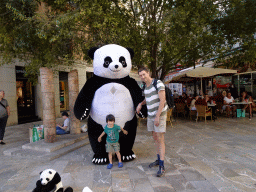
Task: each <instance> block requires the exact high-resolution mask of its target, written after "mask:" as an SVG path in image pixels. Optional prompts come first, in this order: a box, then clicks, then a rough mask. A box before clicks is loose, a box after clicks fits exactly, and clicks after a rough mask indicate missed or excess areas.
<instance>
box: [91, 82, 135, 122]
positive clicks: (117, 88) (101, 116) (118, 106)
mask: <svg viewBox="0 0 256 192" xmlns="http://www.w3.org/2000/svg"><path fill="white" fill-rule="evenodd" d="M109 114H112V115H114V116H115V123H116V124H117V125H119V126H121V127H124V125H125V123H126V122H127V121H130V120H132V119H133V117H134V115H135V110H134V106H133V101H132V97H131V94H130V91H129V90H128V89H127V88H126V87H125V86H123V85H121V84H118V83H108V84H105V85H103V86H102V87H100V88H99V89H98V90H97V91H96V92H95V95H94V98H93V101H92V107H91V112H90V116H91V117H92V119H93V120H94V121H95V122H97V123H98V124H101V125H102V126H103V127H105V125H106V116H107V115H109Z"/></svg>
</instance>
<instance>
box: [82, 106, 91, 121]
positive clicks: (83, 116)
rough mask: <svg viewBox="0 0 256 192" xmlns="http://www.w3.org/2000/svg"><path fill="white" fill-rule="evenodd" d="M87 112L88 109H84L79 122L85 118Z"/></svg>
mask: <svg viewBox="0 0 256 192" xmlns="http://www.w3.org/2000/svg"><path fill="white" fill-rule="evenodd" d="M88 111H89V109H87V108H86V109H85V111H84V114H83V115H82V117H81V118H80V120H84V119H85V118H86V117H87V112H88Z"/></svg>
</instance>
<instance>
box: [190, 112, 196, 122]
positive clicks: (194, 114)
mask: <svg viewBox="0 0 256 192" xmlns="http://www.w3.org/2000/svg"><path fill="white" fill-rule="evenodd" d="M196 113H197V112H196V110H189V116H190V120H192V116H196Z"/></svg>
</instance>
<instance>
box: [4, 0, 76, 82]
mask: <svg viewBox="0 0 256 192" xmlns="http://www.w3.org/2000/svg"><path fill="white" fill-rule="evenodd" d="M0 5H1V8H0V14H1V15H2V17H1V18H0V25H1V27H0V44H1V47H0V51H1V53H2V54H1V56H2V60H1V61H2V62H1V64H3V63H6V62H7V63H8V62H10V61H11V60H12V59H13V58H19V59H20V60H23V61H25V62H26V63H27V64H26V66H25V67H26V71H27V72H28V73H29V76H28V77H29V78H30V80H32V81H33V82H36V79H37V75H38V74H39V68H40V67H48V68H54V67H56V66H58V65H60V64H62V65H70V61H72V60H73V52H72V42H71V34H69V33H68V32H67V30H68V26H67V23H65V25H66V26H64V27H65V29H64V27H63V28H61V27H60V26H59V25H60V23H61V19H62V18H57V12H53V11H51V10H50V7H48V6H46V5H42V4H40V3H38V2H37V1H34V0H3V1H1V3H0ZM63 29H64V31H62V30H63Z"/></svg>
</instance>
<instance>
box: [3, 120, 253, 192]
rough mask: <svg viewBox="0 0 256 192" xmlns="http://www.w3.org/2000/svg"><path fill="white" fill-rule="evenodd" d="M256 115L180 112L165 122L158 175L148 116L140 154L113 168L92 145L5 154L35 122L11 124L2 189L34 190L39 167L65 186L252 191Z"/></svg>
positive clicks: (77, 189) (79, 188)
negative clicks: (52, 154) (56, 152)
mask: <svg viewBox="0 0 256 192" xmlns="http://www.w3.org/2000/svg"><path fill="white" fill-rule="evenodd" d="M255 123H256V117H254V118H252V120H251V121H249V120H248V117H247V118H226V117H220V118H218V119H217V120H216V121H215V122H214V121H210V120H208V121H207V123H205V122H204V121H199V122H198V123H196V122H195V121H190V120H187V119H185V120H184V119H181V118H178V119H176V121H175V122H174V123H173V127H171V126H168V127H167V133H166V135H165V141H166V159H165V167H166V174H165V176H164V177H161V178H158V177H156V172H157V170H158V168H157V167H154V168H151V169H150V168H149V167H148V164H149V163H151V162H153V161H154V160H155V159H156V155H155V148H154V142H153V139H152V137H151V134H150V133H149V132H147V130H146V121H145V120H143V121H141V124H140V126H139V127H138V131H137V136H136V141H135V144H134V152H135V154H136V156H137V158H136V159H135V160H134V161H131V162H127V163H124V167H123V168H117V161H116V160H115V161H114V167H113V168H112V169H111V170H108V169H107V168H106V165H94V164H92V163H91V159H92V156H93V153H92V150H91V147H90V145H86V146H84V147H81V148H79V149H77V150H75V151H73V152H70V153H68V154H66V155H64V156H61V157H59V158H57V159H54V160H51V161H44V159H41V160H33V159H28V158H23V157H16V156H15V157H12V156H5V155H4V154H3V151H5V150H8V149H11V148H14V147H17V146H21V145H24V144H26V143H28V142H29V138H28V127H31V126H32V124H33V123H29V124H22V125H16V126H9V127H7V129H6V136H5V142H6V145H2V146H0V192H16V191H19V192H31V191H32V190H33V188H34V187H35V183H36V181H37V180H38V179H39V172H40V171H42V170H44V169H48V168H52V169H55V170H56V171H58V172H59V173H60V175H61V178H62V182H63V185H64V187H68V186H71V187H72V188H73V189H74V191H75V192H81V191H82V189H83V188H84V187H86V186H87V187H89V188H90V189H91V190H92V191H93V192H98V191H100V192H102V191H106V192H112V191H113V192H121V191H138V192H140V191H146V192H151V191H152V192H158V191H159V192H162V191H170V192H174V191H177V192H217V191H221V192H242V191H244V192H254V191H256V125H255Z"/></svg>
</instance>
